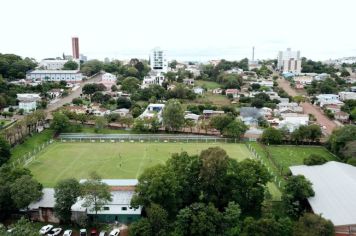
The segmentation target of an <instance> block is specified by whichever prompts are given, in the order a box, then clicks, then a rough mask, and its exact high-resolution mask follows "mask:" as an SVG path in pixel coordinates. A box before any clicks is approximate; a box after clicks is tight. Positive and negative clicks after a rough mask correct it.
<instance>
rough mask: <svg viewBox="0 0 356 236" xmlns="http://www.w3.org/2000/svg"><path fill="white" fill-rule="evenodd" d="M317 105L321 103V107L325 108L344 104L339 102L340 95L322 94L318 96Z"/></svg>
mask: <svg viewBox="0 0 356 236" xmlns="http://www.w3.org/2000/svg"><path fill="white" fill-rule="evenodd" d="M316 98H317V103H319V105H320V107H324V106H325V105H330V104H340V105H343V104H344V103H343V102H341V101H340V100H339V95H336V94H320V95H318V96H316Z"/></svg>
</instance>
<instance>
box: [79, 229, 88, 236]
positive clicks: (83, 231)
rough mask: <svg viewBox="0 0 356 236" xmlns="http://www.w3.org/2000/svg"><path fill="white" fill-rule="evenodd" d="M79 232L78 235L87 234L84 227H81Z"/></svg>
mask: <svg viewBox="0 0 356 236" xmlns="http://www.w3.org/2000/svg"><path fill="white" fill-rule="evenodd" d="M79 232H80V234H79V235H80V236H87V230H86V229H81V230H79Z"/></svg>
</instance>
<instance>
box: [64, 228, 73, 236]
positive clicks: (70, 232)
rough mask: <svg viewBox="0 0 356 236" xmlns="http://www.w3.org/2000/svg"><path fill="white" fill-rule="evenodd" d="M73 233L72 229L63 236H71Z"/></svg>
mask: <svg viewBox="0 0 356 236" xmlns="http://www.w3.org/2000/svg"><path fill="white" fill-rule="evenodd" d="M72 232H73V231H72V230H71V229H67V230H66V231H64V233H63V236H71V235H72Z"/></svg>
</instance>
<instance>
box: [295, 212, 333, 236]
mask: <svg viewBox="0 0 356 236" xmlns="http://www.w3.org/2000/svg"><path fill="white" fill-rule="evenodd" d="M293 235H295V236H316V235H320V236H333V235H335V231H334V225H333V223H332V222H331V221H330V220H326V219H324V218H323V217H321V216H318V215H315V214H311V213H306V214H304V215H303V216H302V217H300V218H299V220H298V222H297V223H296V224H295V226H294V233H293Z"/></svg>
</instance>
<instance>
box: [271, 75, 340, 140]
mask: <svg viewBox="0 0 356 236" xmlns="http://www.w3.org/2000/svg"><path fill="white" fill-rule="evenodd" d="M277 82H278V86H279V87H281V88H282V89H284V91H286V93H288V94H289V95H290V96H297V95H302V94H300V93H298V92H297V91H296V90H295V89H293V88H292V87H291V86H290V84H289V82H288V81H287V80H285V79H278V80H277ZM300 105H301V106H302V107H303V111H304V114H313V115H314V116H315V118H316V121H317V122H318V124H320V125H322V126H325V127H326V129H325V130H324V131H325V134H327V135H330V134H331V133H332V131H333V130H334V129H335V128H337V127H338V126H337V124H336V123H335V122H334V121H332V120H330V119H329V118H328V117H327V116H326V115H325V114H324V113H323V112H322V111H321V110H320V108H319V107H316V106H313V105H312V104H310V103H309V102H304V103H301V104H300Z"/></svg>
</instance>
